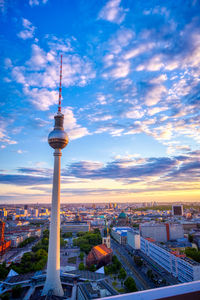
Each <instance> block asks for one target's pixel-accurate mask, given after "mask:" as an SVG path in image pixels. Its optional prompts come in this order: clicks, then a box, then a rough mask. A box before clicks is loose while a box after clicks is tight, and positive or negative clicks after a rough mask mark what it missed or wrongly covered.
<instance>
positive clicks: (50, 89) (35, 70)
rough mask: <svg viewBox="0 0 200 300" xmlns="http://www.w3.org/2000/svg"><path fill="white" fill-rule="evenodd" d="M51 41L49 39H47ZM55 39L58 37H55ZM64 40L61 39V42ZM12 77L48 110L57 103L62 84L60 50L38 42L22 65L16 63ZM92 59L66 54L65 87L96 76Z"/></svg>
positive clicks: (37, 102) (42, 107)
mask: <svg viewBox="0 0 200 300" xmlns="http://www.w3.org/2000/svg"><path fill="white" fill-rule="evenodd" d="M48 42H49V43H50V40H48ZM53 43H55V37H54V39H53ZM59 43H61V40H59V41H58V44H57V46H59ZM11 76H12V78H13V79H14V80H15V81H16V82H18V83H20V84H22V86H23V92H24V94H25V95H26V96H27V98H28V99H29V101H31V102H32V103H33V104H34V105H35V106H36V107H37V108H38V109H41V110H48V109H49V107H50V106H51V105H54V104H55V103H56V101H57V100H56V99H57V98H58V95H57V94H58V92H57V88H58V85H59V82H58V81H59V60H58V53H57V52H55V47H54V50H52V49H50V51H45V50H44V49H42V48H41V47H39V46H38V45H37V44H35V43H34V44H33V45H32V55H31V58H30V59H29V60H28V61H27V62H26V63H25V64H24V65H23V66H13V68H12V70H11ZM95 76H96V74H95V71H94V70H93V67H92V63H91V62H90V61H89V60H88V59H87V58H86V57H85V56H84V57H81V56H79V55H78V54H76V53H68V54H65V56H64V57H63V81H62V85H63V86H64V87H69V86H80V87H83V86H85V85H87V84H88V83H89V82H90V80H92V79H93V78H95Z"/></svg>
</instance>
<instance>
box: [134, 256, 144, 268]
mask: <svg viewBox="0 0 200 300" xmlns="http://www.w3.org/2000/svg"><path fill="white" fill-rule="evenodd" d="M134 262H135V264H136V265H137V266H138V267H141V266H142V265H143V261H142V259H141V257H139V256H137V255H134Z"/></svg>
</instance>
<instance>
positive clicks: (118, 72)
mask: <svg viewBox="0 0 200 300" xmlns="http://www.w3.org/2000/svg"><path fill="white" fill-rule="evenodd" d="M129 72H130V63H129V61H117V62H116V63H115V66H114V68H113V69H111V70H110V71H108V72H107V73H104V74H103V77H104V78H108V77H112V78H113V79H119V78H124V77H126V76H127V75H128V74H129Z"/></svg>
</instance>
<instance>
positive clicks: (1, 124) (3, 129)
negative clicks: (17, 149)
mask: <svg viewBox="0 0 200 300" xmlns="http://www.w3.org/2000/svg"><path fill="white" fill-rule="evenodd" d="M8 125H9V123H8V122H7V121H6V120H4V119H2V118H0V143H2V145H1V148H2V149H4V148H5V147H6V145H15V144H17V141H15V140H13V139H12V138H11V137H10V136H9V135H8V130H7V126H8Z"/></svg>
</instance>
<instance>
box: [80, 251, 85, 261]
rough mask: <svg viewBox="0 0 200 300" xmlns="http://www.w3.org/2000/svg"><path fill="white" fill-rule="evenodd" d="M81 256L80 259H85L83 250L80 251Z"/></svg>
mask: <svg viewBox="0 0 200 300" xmlns="http://www.w3.org/2000/svg"><path fill="white" fill-rule="evenodd" d="M79 258H80V260H83V259H84V253H83V252H81V253H80V255H79Z"/></svg>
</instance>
